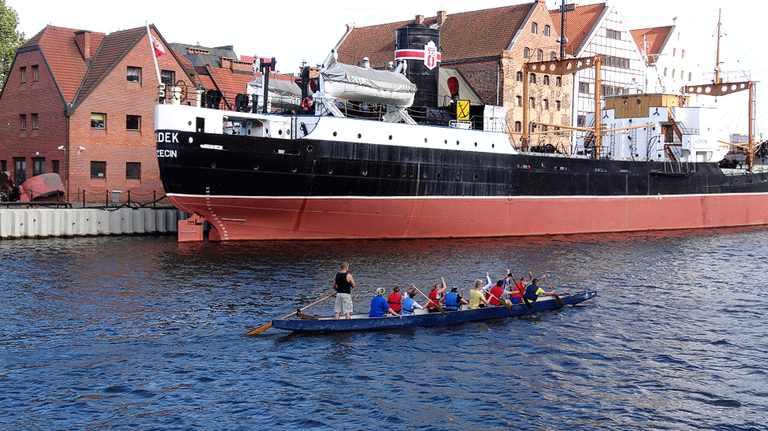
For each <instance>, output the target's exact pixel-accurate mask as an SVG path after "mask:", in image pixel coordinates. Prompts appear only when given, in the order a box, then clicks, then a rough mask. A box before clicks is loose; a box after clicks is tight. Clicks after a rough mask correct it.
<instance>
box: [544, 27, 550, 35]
mask: <svg viewBox="0 0 768 431" xmlns="http://www.w3.org/2000/svg"><path fill="white" fill-rule="evenodd" d="M549 32H550V27H549V26H548V25H545V26H544V36H549Z"/></svg>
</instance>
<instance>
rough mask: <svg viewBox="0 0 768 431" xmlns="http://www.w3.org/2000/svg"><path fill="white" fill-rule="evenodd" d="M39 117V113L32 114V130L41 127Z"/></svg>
mask: <svg viewBox="0 0 768 431" xmlns="http://www.w3.org/2000/svg"><path fill="white" fill-rule="evenodd" d="M37 118H38V116H37V114H32V130H37V129H38V128H39V127H40V124H39V123H38V120H37Z"/></svg>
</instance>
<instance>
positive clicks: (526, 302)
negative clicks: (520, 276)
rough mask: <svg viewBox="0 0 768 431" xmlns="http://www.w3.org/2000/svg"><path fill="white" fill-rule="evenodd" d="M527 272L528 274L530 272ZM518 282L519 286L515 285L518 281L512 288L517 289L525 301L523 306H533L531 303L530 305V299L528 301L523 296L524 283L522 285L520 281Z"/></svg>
mask: <svg viewBox="0 0 768 431" xmlns="http://www.w3.org/2000/svg"><path fill="white" fill-rule="evenodd" d="M528 273H529V274H530V272H528ZM513 281H514V280H513ZM519 283H520V288H518V287H517V284H518V283H515V287H514V289H517V290H518V291H520V296H521V297H522V298H523V302H525V306H526V307H528V308H533V305H531V301H529V300H528V298H526V297H525V285H523V282H522V281H520V282H519ZM513 291H514V290H513Z"/></svg>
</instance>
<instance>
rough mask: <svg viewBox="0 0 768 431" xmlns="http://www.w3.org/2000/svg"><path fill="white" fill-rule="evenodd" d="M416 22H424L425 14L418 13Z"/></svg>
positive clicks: (414, 20) (414, 21)
mask: <svg viewBox="0 0 768 431" xmlns="http://www.w3.org/2000/svg"><path fill="white" fill-rule="evenodd" d="M413 23H414V24H424V15H416V18H414V19H413Z"/></svg>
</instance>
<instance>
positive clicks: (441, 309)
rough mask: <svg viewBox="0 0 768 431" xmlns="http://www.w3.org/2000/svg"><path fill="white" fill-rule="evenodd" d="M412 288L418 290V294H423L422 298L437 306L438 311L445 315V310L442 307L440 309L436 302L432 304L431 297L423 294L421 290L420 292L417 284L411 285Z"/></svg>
mask: <svg viewBox="0 0 768 431" xmlns="http://www.w3.org/2000/svg"><path fill="white" fill-rule="evenodd" d="M411 287H413V288H414V289H416V291H417V292H419V293H421V296H423V297H425V298H427V300H428V301H429V302H430V303H433V304H435V307H437V309H438V310H440V312H441V313H443V314H445V310H443V308H442V307H440V305H438V304H437V303H436V302H432V299H430V297H429V296H427V295H425V294H424V292H422V291H421V290H419V288H418V287H416V285H415V284H413V283H411Z"/></svg>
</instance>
